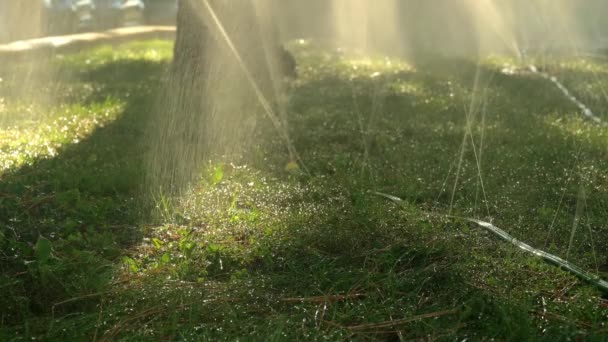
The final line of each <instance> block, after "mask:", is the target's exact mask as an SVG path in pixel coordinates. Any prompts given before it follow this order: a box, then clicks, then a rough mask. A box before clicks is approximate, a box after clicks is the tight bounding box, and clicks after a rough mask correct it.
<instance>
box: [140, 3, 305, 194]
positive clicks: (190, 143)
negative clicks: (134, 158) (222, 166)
mask: <svg viewBox="0 0 608 342" xmlns="http://www.w3.org/2000/svg"><path fill="white" fill-rule="evenodd" d="M270 1H272V0H238V1H237V0H229V1H221V0H181V1H180V8H179V10H178V28H177V37H176V42H175V47H174V62H173V65H172V71H171V76H170V79H169V81H168V88H167V90H166V91H165V98H164V99H163V101H162V102H163V104H162V106H161V108H162V110H159V111H158V112H159V113H158V114H159V115H158V117H157V118H156V120H154V121H155V124H156V125H157V128H158V129H157V130H156V132H157V135H156V137H153V139H155V140H153V141H154V145H155V146H153V147H152V148H153V151H152V158H153V164H152V165H151V168H152V171H153V173H154V175H155V182H159V181H160V182H161V184H160V185H161V187H162V188H164V189H165V190H166V189H167V188H170V189H171V191H178V192H180V191H182V190H183V189H184V186H185V185H186V184H187V183H188V182H190V181H192V180H194V178H195V177H197V175H199V174H200V169H201V166H202V165H203V163H204V162H205V161H206V160H209V159H210V158H211V157H212V156H213V155H225V154H231V153H238V152H239V151H240V149H242V148H243V147H244V146H248V144H250V142H251V140H252V138H253V131H254V128H255V125H256V122H257V121H258V120H257V119H259V118H260V117H261V115H259V114H260V113H265V115H266V116H267V118H270V119H271V120H272V122H273V124H275V126H276V127H278V128H279V130H281V129H283V130H284V128H283V126H284V116H283V115H282V113H284V111H283V110H281V108H282V107H281V106H280V98H281V93H282V86H281V85H282V78H283V74H284V73H285V72H286V70H285V68H284V67H283V68H281V65H284V64H285V63H279V61H280V60H281V57H280V56H281V53H282V52H283V51H284V50H282V48H281V47H280V46H281V45H280V43H279V34H278V30H277V28H276V26H275V25H274V24H273V21H272V20H271V18H272V13H271V10H272V6H271V2H270ZM283 60H285V59H283ZM287 63H290V65H291V67H292V68H295V64H294V63H293V60H292V59H289V61H288V62H287ZM284 131H285V130H284ZM155 186H157V185H155Z"/></svg>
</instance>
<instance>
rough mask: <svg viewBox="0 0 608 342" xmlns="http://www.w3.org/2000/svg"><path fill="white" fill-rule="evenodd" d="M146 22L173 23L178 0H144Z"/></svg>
mask: <svg viewBox="0 0 608 342" xmlns="http://www.w3.org/2000/svg"><path fill="white" fill-rule="evenodd" d="M144 4H145V5H146V9H145V11H144V13H145V17H146V24H149V25H175V23H176V21H177V5H178V0H144Z"/></svg>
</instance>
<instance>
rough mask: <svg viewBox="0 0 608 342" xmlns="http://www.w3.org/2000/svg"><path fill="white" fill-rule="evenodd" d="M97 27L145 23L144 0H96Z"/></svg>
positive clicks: (104, 27)
mask: <svg viewBox="0 0 608 342" xmlns="http://www.w3.org/2000/svg"><path fill="white" fill-rule="evenodd" d="M94 4H95V7H94V17H95V26H96V28H97V29H110V28H115V27H123V26H137V25H143V24H144V9H145V4H144V2H143V0H94Z"/></svg>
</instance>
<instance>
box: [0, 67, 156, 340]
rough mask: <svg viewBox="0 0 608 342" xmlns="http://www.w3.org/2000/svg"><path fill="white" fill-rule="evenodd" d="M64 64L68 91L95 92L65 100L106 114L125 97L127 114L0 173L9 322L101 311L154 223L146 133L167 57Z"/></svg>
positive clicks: (1, 271)
mask: <svg viewBox="0 0 608 342" xmlns="http://www.w3.org/2000/svg"><path fill="white" fill-rule="evenodd" d="M63 68H67V69H66V70H63V71H61V70H60V71H59V72H58V75H59V77H62V75H65V76H64V78H65V79H60V81H59V82H63V83H65V85H66V87H69V86H70V83H79V85H81V84H85V85H87V86H88V87H89V88H91V89H93V91H91V92H90V93H89V94H88V96H87V97H86V98H70V97H69V96H68V97H65V98H64V99H63V100H64V102H63V104H65V105H68V106H70V105H71V106H74V105H76V106H82V107H83V108H84V110H85V111H91V110H95V109H96V108H97V109H99V108H101V109H100V110H104V103H107V101H108V100H109V99H110V100H111V102H113V103H116V102H118V103H121V105H122V112H121V113H120V114H119V116H118V117H117V118H116V119H115V120H113V121H110V122H108V123H106V124H105V125H100V126H98V127H96V128H94V130H93V131H92V133H91V134H90V135H88V136H86V137H85V138H83V139H81V140H80V141H79V142H78V143H72V144H67V145H64V146H63V147H61V148H60V149H59V150H58V152H57V155H56V156H54V157H51V158H47V159H39V160H35V161H34V162H33V163H32V164H31V165H26V166H22V167H20V168H18V169H14V170H8V171H6V172H5V173H4V174H2V175H0V203H1V205H0V247H1V248H0V249H1V250H2V251H3V252H1V253H0V265H1V266H0V286H1V287H2V292H3V295H2V296H1V297H2V298H1V299H0V305H2V307H3V308H4V309H3V311H2V315H1V320H2V322H3V324H5V325H7V326H10V325H12V324H18V325H21V326H22V327H25V326H28V324H29V323H27V322H28V321H29V320H30V319H32V318H34V317H35V316H36V315H42V316H44V315H48V314H50V313H53V315H55V316H56V317H57V316H63V315H66V314H70V313H72V314H73V313H77V312H85V311H86V310H88V309H90V308H92V307H94V305H95V304H96V303H97V299H98V298H97V297H96V296H97V294H99V293H101V292H103V291H105V290H106V287H107V284H108V283H109V282H110V281H111V279H112V277H113V273H114V267H113V266H114V264H115V263H116V261H117V260H118V259H119V258H120V256H121V255H122V254H123V250H124V249H126V248H128V247H129V246H131V245H133V244H135V243H137V242H138V241H139V240H140V239H141V236H142V232H141V228H140V226H141V225H142V224H143V223H145V222H146V220H147V218H146V214H147V212H146V210H145V208H143V207H142V205H141V202H140V201H139V198H138V197H139V196H140V194H141V188H142V180H143V174H144V166H143V155H144V153H145V151H146V146H145V141H144V139H143V138H144V136H145V128H146V126H147V122H148V121H149V119H150V113H151V112H152V111H153V110H154V104H155V98H156V94H158V93H159V91H160V89H159V83H161V81H162V78H163V77H164V74H165V72H166V70H167V68H168V62H166V61H165V62H162V61H161V62H152V61H145V60H127V61H125V60H118V61H112V62H108V63H106V64H102V65H100V66H97V67H87V68H83V69H82V70H79V69H78V67H77V66H75V67H73V69H70V67H69V66H67V67H66V66H63ZM62 72H64V73H63V74H62ZM39 86H40V87H46V86H48V85H47V84H40V85H39ZM54 86H56V84H55V85H54ZM34 90H35V89H34ZM93 105H96V106H93ZM89 108H93V109H89ZM85 115H91V113H89V114H85ZM79 298H80V299H79ZM70 299H77V300H74V301H70ZM66 300H67V302H65V301H66ZM57 303H60V304H57ZM24 323H25V325H23V324H24ZM32 328H33V329H35V327H32Z"/></svg>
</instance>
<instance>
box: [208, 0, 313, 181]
mask: <svg viewBox="0 0 608 342" xmlns="http://www.w3.org/2000/svg"><path fill="white" fill-rule="evenodd" d="M203 4H204V5H205V9H206V10H207V12H208V13H209V16H210V17H211V19H212V22H213V24H214V25H215V27H216V29H217V30H218V31H219V34H220V37H221V38H222V40H223V41H224V42H225V43H226V45H227V46H228V48H229V50H230V52H231V53H232V55H233V57H234V58H235V59H236V61H237V63H238V65H239V67H240V68H241V71H242V72H243V74H244V75H245V78H246V79H247V82H248V83H249V85H250V86H251V88H252V89H253V91H254V92H255V95H256V97H257V99H258V101H259V102H260V105H261V106H262V108H263V109H264V113H265V114H266V116H267V117H268V119H270V121H271V122H272V124H273V126H274V128H275V130H276V131H277V133H278V134H279V135H280V136H281V138H282V139H283V140H284V142H285V144H286V145H287V150H288V153H289V158H290V160H291V161H297V162H298V163H299V164H300V167H301V168H302V169H303V170H304V171H305V172H306V173H310V172H309V171H308V169H307V168H306V165H305V164H304V162H303V160H302V158H301V157H300V156H299V154H298V152H297V150H296V148H295V146H294V145H293V143H292V141H291V138H290V137H289V133H288V130H287V127H286V125H285V123H284V122H283V121H281V119H280V118H279V116H278V115H277V113H276V112H275V111H274V109H273V108H272V105H271V104H270V102H269V101H268V99H267V98H266V96H265V95H264V92H263V91H262V90H261V88H260V86H259V85H258V82H256V80H255V78H254V77H253V75H252V73H251V71H250V70H249V68H248V67H247V64H246V63H245V61H244V60H243V58H242V56H241V53H240V52H239V50H238V49H237V47H236V46H235V45H234V42H233V41H232V39H231V38H230V35H229V34H228V32H227V31H226V29H225V27H224V25H223V24H222V21H221V20H220V19H219V17H218V16H217V14H216V13H215V10H214V9H213V7H212V6H211V4H209V1H208V0H203Z"/></svg>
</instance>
